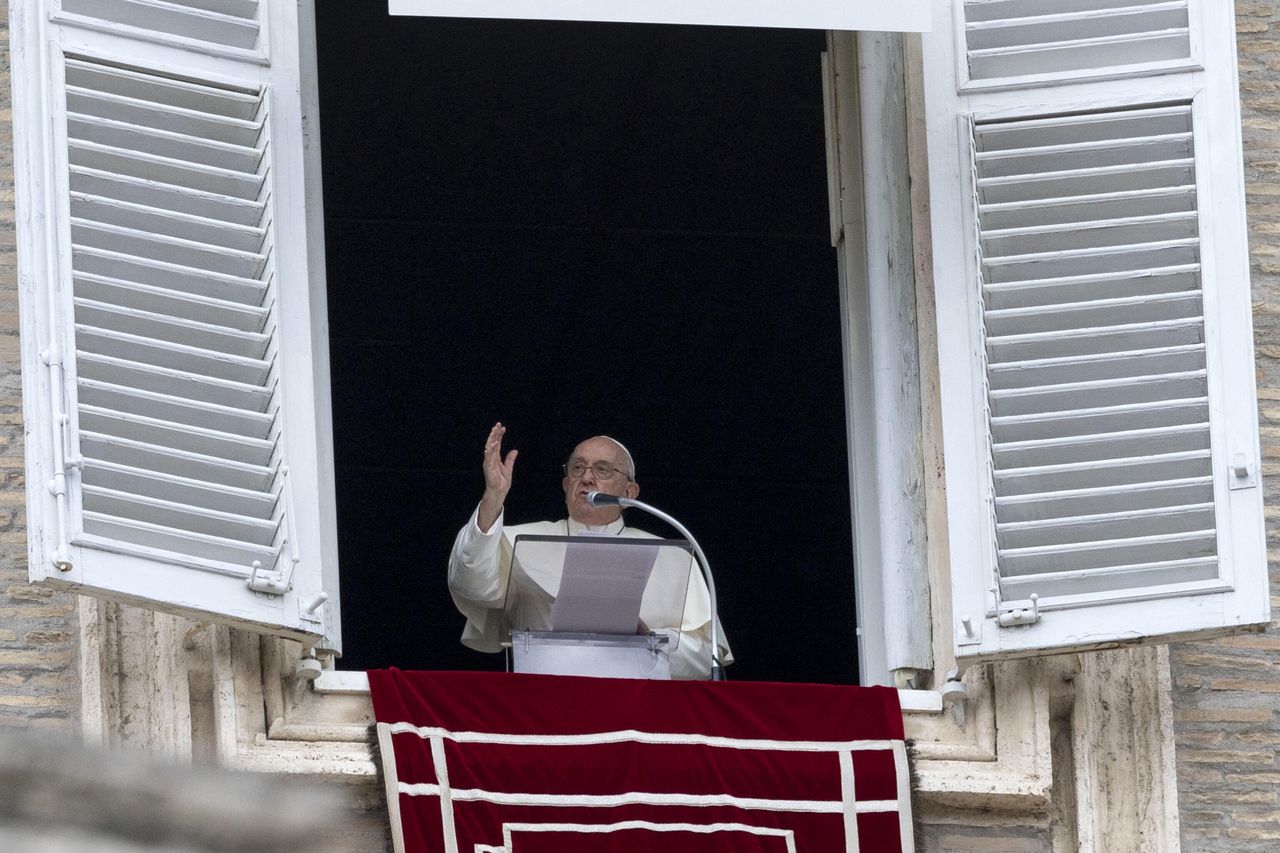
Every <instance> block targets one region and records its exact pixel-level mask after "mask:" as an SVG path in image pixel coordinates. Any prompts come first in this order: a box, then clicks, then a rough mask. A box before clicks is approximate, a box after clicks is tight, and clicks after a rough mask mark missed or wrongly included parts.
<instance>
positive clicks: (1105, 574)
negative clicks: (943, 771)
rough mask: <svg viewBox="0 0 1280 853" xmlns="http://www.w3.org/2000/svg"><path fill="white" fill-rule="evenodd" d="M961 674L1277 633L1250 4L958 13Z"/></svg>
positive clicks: (952, 84)
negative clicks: (1007, 660) (1238, 26)
mask: <svg viewBox="0 0 1280 853" xmlns="http://www.w3.org/2000/svg"><path fill="white" fill-rule="evenodd" d="M925 64H926V67H925V79H926V81H928V82H927V84H926V85H927V86H928V90H927V92H926V113H927V123H928V136H929V157H930V193H931V202H932V214H933V216H932V220H933V221H932V228H933V236H934V264H933V266H934V271H935V286H936V288H937V297H938V306H939V309H938V316H939V321H938V325H939V329H938V334H939V351H940V357H941V371H942V393H943V417H944V441H945V451H946V466H947V492H948V496H947V499H948V506H949V516H950V518H949V526H950V536H951V564H952V577H953V585H954V591H953V601H954V608H955V625H954V626H953V627H954V631H955V637H956V644H957V646H956V647H957V653H958V656H959V657H961V658H974V657H978V658H981V657H991V656H997V655H1004V654H1031V653H1034V652H1036V651H1038V650H1059V651H1060V650H1066V649H1086V648H1096V647H1101V646H1106V645H1111V644H1115V643H1120V642H1130V641H1137V640H1142V639H1150V638H1168V637H1172V636H1186V635H1190V634H1201V633H1209V632H1215V631H1221V630H1225V629H1230V628H1233V627H1237V626H1241V625H1246V624H1250V623H1260V622H1265V621H1267V620H1268V618H1269V604H1268V594H1267V573H1266V553H1265V545H1264V536H1263V524H1262V496H1261V488H1260V485H1259V480H1258V468H1259V465H1258V459H1259V455H1258V431H1257V410H1256V402H1255V398H1254V388H1253V357H1252V332H1251V327H1250V302H1249V278H1248V257H1247V242H1246V233H1245V219H1244V198H1243V180H1242V174H1241V163H1240V115H1239V106H1238V103H1239V102H1238V96H1237V92H1236V74H1235V46H1234V20H1233V17H1232V9H1231V7H1230V6H1229V5H1226V6H1222V5H1220V4H1214V5H1213V6H1210V5H1209V4H1203V5H1202V4H1200V3H1198V2H1195V0H1189V2H1188V0H1181V1H1180V2H1147V3H1142V2H1127V3H1116V2H1108V0H1070V2H1047V0H967V2H965V0H938V3H937V4H936V6H935V31H934V32H933V33H931V34H929V35H927V36H926V37H925Z"/></svg>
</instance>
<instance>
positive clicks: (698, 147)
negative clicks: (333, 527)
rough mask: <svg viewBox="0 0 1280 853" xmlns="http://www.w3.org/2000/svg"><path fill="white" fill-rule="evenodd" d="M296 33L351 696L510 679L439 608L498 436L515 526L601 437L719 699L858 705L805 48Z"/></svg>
mask: <svg viewBox="0 0 1280 853" xmlns="http://www.w3.org/2000/svg"><path fill="white" fill-rule="evenodd" d="M316 6H317V10H316V11H317V17H318V39H319V60H320V99H321V116H322V122H321V126H322V134H323V135H322V151H323V162H324V205H325V239H326V248H327V258H328V292H329V321H330V328H331V340H330V345H331V353H332V369H333V405H334V430H335V439H336V446H337V449H336V456H337V458H336V463H337V475H338V512H339V537H340V543H341V564H342V617H343V623H344V624H343V629H344V630H343V639H344V646H345V656H344V660H343V668H353V669H362V668H373V667H381V666H399V667H401V668H418V669H492V668H500V667H501V666H502V657H501V656H499V655H483V654H479V653H476V652H472V651H470V650H468V649H466V648H464V647H462V646H461V645H460V644H459V643H458V635H459V633H460V631H461V628H462V622H463V620H462V617H461V616H460V615H459V614H458V613H457V611H456V610H454V608H453V605H452V603H451V601H450V599H449V595H448V591H447V589H446V585H445V564H446V559H447V556H448V553H449V548H450V545H451V544H452V541H453V537H454V534H455V532H456V531H457V529H458V528H459V526H461V524H462V523H463V522H464V521H465V520H466V518H467V516H468V514H469V513H470V512H471V510H472V509H473V507H474V505H475V502H476V501H477V500H478V499H479V497H480V493H481V490H482V488H483V481H482V477H481V473H480V459H481V448H482V445H483V442H484V438H485V435H486V433H487V431H488V429H489V426H490V425H491V424H492V423H493V422H494V421H496V420H501V421H503V422H504V423H506V424H507V425H508V427H509V432H508V434H507V435H508V439H507V445H508V446H509V447H516V448H518V449H519V450H520V459H519V461H518V463H517V465H516V472H515V486H514V489H513V491H512V493H511V496H510V498H509V501H508V505H507V517H508V518H509V519H512V520H514V521H525V520H534V519H539V518H561V517H563V514H564V513H563V510H564V506H563V497H562V494H561V492H560V477H561V473H560V465H561V463H562V462H563V461H564V459H565V457H566V456H567V455H568V452H569V451H570V449H571V448H572V447H573V445H574V444H576V443H577V441H579V440H580V439H582V438H585V437H588V436H591V435H595V434H598V433H605V434H609V435H613V436H615V437H617V438H619V439H621V440H622V441H623V442H625V443H626V444H627V445H628V446H629V447H630V448H631V450H632V452H633V453H634V455H635V457H636V461H637V465H638V478H637V479H638V481H639V483H640V484H641V487H642V491H641V495H640V496H641V498H642V499H644V500H647V501H649V502H650V503H653V504H655V505H656V506H658V507H660V508H662V509H665V510H666V511H668V512H670V513H672V514H674V515H675V516H677V517H678V518H681V519H682V520H683V521H684V522H685V524H686V525H688V526H689V527H690V528H691V529H692V530H693V531H694V533H695V535H697V536H698V538H699V540H700V542H701V543H702V545H703V547H704V549H705V550H706V552H707V554H708V556H709V558H710V560H711V564H712V567H713V568H714V569H715V570H716V577H717V585H718V587H719V590H720V598H721V602H720V605H721V612H722V618H723V622H724V625H725V632H726V634H727V635H728V637H729V639H730V641H731V642H732V645H733V648H734V651H735V654H736V656H737V658H738V663H737V664H735V665H734V666H733V667H732V668H730V670H729V676H730V677H731V678H734V679H767V680H790V681H820V682H855V681H856V680H857V661H856V651H855V635H854V607H853V571H852V543H851V533H850V517H849V516H850V513H849V488H848V478H847V465H846V437H845V420H844V406H843V380H842V368H841V353H840V326H839V316H838V315H839V312H838V282H837V271H836V259H835V253H834V251H833V250H832V248H831V246H830V243H829V237H828V224H827V207H826V204H827V200H826V192H827V189H826V174H825V161H824V142H823V122H822V100H821V92H822V86H821V77H820V65H819V55H820V53H821V51H822V49H823V45H824V38H823V35H822V33H819V32H812V31H785V30H756V29H737V28H707V27H674V26H647V25H630V24H628V25H601V24H574V23H540V22H500V21H473V20H452V19H433V18H391V17H389V16H388V15H387V14H386V4H384V3H351V2H345V0H319V2H317V4H316ZM631 512H632V515H631V516H629V522H628V523H630V524H632V525H634V526H638V527H644V528H646V529H649V530H652V531H654V532H659V533H666V532H668V531H667V530H665V529H664V525H662V523H661V522H659V521H657V520H656V519H652V518H646V517H642V516H640V515H637V514H635V511H634V510H633V511H631Z"/></svg>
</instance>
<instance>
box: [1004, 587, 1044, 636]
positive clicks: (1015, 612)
mask: <svg viewBox="0 0 1280 853" xmlns="http://www.w3.org/2000/svg"><path fill="white" fill-rule="evenodd" d="M996 621H997V622H999V623H1000V627H1001V628H1012V627H1014V626H1015V625H1034V624H1035V623H1037V622H1039V621H1040V596H1038V595H1036V594H1035V593H1032V594H1031V597H1030V598H1029V599H1027V600H1026V601H1013V602H1003V603H1001V605H1000V614H999V616H997V617H996Z"/></svg>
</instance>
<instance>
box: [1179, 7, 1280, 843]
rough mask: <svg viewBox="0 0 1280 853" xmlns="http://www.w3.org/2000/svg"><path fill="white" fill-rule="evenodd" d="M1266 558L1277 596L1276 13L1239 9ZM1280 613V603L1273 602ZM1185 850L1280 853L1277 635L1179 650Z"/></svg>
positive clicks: (1279, 251) (1279, 122)
mask: <svg viewBox="0 0 1280 853" xmlns="http://www.w3.org/2000/svg"><path fill="white" fill-rule="evenodd" d="M1236 32H1237V34H1238V36H1237V37H1238V45H1239V55H1240V98H1241V107H1242V112H1243V117H1244V161H1245V185H1246V192H1247V198H1248V208H1249V246H1250V254H1251V258H1252V270H1251V276H1252V284H1253V324H1254V342H1255V345H1256V348H1257V375H1258V407H1259V410H1260V415H1261V426H1262V457H1263V474H1264V477H1263V487H1264V489H1265V494H1266V500H1267V548H1268V553H1267V556H1268V560H1269V562H1270V566H1271V580H1272V588H1273V590H1275V589H1277V588H1278V586H1277V585H1278V584H1280V501H1277V500H1276V498H1277V495H1280V4H1276V3H1264V2H1241V3H1237V4H1236ZM1272 602H1273V603H1272V607H1273V609H1276V610H1277V612H1280V601H1278V600H1277V599H1276V596H1275V594H1274V593H1273V596H1272ZM1170 652H1171V654H1170V660H1171V666H1172V668H1173V677H1174V695H1173V703H1174V716H1175V733H1176V738H1177V754H1178V795H1179V805H1180V807H1181V808H1180V810H1181V813H1182V846H1183V849H1184V850H1187V851H1196V853H1201V852H1202V851H1203V853H1210V851H1228V850H1229V851H1232V853H1247V851H1264V850H1265V851H1275V850H1277V849H1280V623H1276V624H1273V625H1272V627H1271V628H1270V629H1269V630H1268V631H1267V632H1266V633H1264V634H1250V635H1246V636H1240V637H1231V638H1227V639H1222V640H1218V641H1215V642H1204V643H1181V644H1177V645H1174V646H1172V647H1171V649H1170Z"/></svg>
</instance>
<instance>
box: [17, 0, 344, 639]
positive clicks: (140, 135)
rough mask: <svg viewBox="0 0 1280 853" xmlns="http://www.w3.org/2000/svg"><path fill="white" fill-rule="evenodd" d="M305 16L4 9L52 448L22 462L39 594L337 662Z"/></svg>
mask: <svg viewBox="0 0 1280 853" xmlns="http://www.w3.org/2000/svg"><path fill="white" fill-rule="evenodd" d="M268 6H270V8H268ZM268 13H269V14H268ZM297 15H298V12H297V9H296V8H295V7H294V4H291V3H287V2H273V3H271V4H265V3H263V4H259V3H256V2H253V0H232V2H230V3H222V4H213V3H210V2H208V0H185V2H169V0H44V2H42V3H32V4H22V8H21V9H18V8H15V9H14V10H13V20H14V25H13V37H12V40H13V46H14V61H13V66H14V76H15V81H17V85H18V87H19V89H18V90H17V91H15V97H14V100H15V114H21V115H22V122H21V123H22V127H23V130H22V131H21V132H20V134H19V136H20V139H19V140H18V142H17V143H16V149H17V152H18V155H19V157H20V158H21V165H20V166H19V167H18V169H17V172H18V176H19V177H18V181H17V183H18V195H19V205H20V208H21V211H22V212H21V214H20V219H21V220H22V222H21V225H20V226H19V231H20V234H19V262H20V264H21V265H22V272H21V273H20V275H22V276H25V278H23V281H24V282H25V287H24V293H23V297H22V303H21V314H22V320H23V336H22V344H23V347H24V383H25V385H24V390H25V393H24V398H26V399H27V403H28V406H29V408H28V410H27V412H26V417H27V418H28V423H30V424H33V425H37V429H38V430H39V431H40V432H41V433H42V434H43V435H44V436H45V438H43V439H42V438H36V439H35V440H34V441H32V442H29V445H30V446H31V448H32V452H31V453H29V455H28V463H29V468H28V480H29V482H31V483H33V484H40V486H39V487H38V488H37V487H33V488H32V490H31V492H30V494H29V498H30V500H29V514H30V517H31V519H32V523H31V531H30V532H31V536H30V541H31V561H30V564H31V576H32V578H33V579H34V580H44V581H45V582H48V583H51V584H55V585H62V586H69V587H71V588H74V589H77V590H81V591H83V592H87V593H91V594H95V595H103V596H107V597H112V598H117V599H120V600H124V601H129V602H136V603H143V604H146V605H148V606H151V607H154V608H156V609H161V610H167V611H170V612H174V613H178V614H186V615H199V616H202V617H203V616H209V617H213V618H215V619H219V620H221V621H225V622H230V623H232V624H237V625H242V626H246V627H253V628H255V629H257V630H269V631H275V632H278V633H280V634H282V635H285V636H290V637H294V638H297V639H300V640H303V641H305V642H313V641H315V640H316V639H318V638H319V637H320V636H322V635H325V634H326V633H327V634H328V635H329V636H330V637H331V638H332V639H331V641H330V643H329V644H330V645H332V646H333V647H335V648H336V647H337V645H338V630H337V625H336V613H337V607H336V604H337V588H336V574H334V572H333V571H331V569H332V568H333V563H334V560H335V559H336V556H335V555H336V547H335V545H334V543H333V541H332V540H333V533H332V527H333V525H332V508H333V500H332V472H331V471H326V473H324V474H323V475H322V474H321V471H320V468H321V466H322V465H324V466H331V456H328V455H327V456H326V457H324V459H323V461H322V459H321V457H320V446H321V442H322V441H323V442H325V447H324V450H325V452H326V453H329V454H331V448H330V447H329V446H328V443H329V442H330V441H331V439H329V438H328V436H327V434H326V433H324V430H325V429H326V428H327V427H326V425H327V422H328V412H327V405H328V403H327V388H326V389H325V390H323V391H321V392H317V391H316V390H315V388H314V387H313V386H314V383H315V381H316V375H315V373H316V371H317V370H319V371H320V372H322V373H323V372H325V371H327V353H326V352H325V351H324V348H323V346H321V347H320V352H319V355H322V356H323V360H324V361H325V362H326V365H325V366H324V367H322V368H315V367H314V366H313V362H312V360H313V357H315V356H316V355H317V353H316V351H315V349H314V348H313V345H312V334H313V322H314V323H316V324H317V325H316V328H317V329H318V330H319V331H320V332H321V333H323V332H324V321H323V314H321V316H320V317H319V318H313V316H312V311H313V309H314V308H315V306H316V305H317V304H320V305H323V300H324V294H323V287H322V286H321V287H319V288H318V291H319V295H318V297H317V295H316V293H314V292H313V288H312V286H311V285H312V280H311V279H312V273H311V271H310V269H309V263H310V262H311V261H312V260H313V259H314V258H315V257H317V256H321V253H322V248H321V247H320V246H318V245H310V242H311V241H318V240H319V239H320V237H319V231H318V230H317V229H316V228H315V226H314V224H313V223H308V222H307V220H306V213H305V212H306V211H307V210H308V208H309V206H310V205H309V204H308V201H307V199H308V197H309V196H308V186H307V183H308V182H307V179H306V178H305V177H304V166H303V159H304V158H303V155H302V151H303V147H304V140H303V135H302V112H303V108H302V102H301V98H300V95H299V92H300V88H301V79H302V75H301V69H300V62H301V61H302V57H303V52H302V51H301V49H300V46H299V39H300V34H299V23H298V19H297ZM89 18H92V19H93V20H91V21H90V20H88V19H89ZM268 18H271V19H273V20H274V22H275V26H272V27H267V26H266V23H267V19H268ZM148 27H150V28H151V29H152V30H154V32H151V33H140V32H139V30H140V29H146V28H148ZM250 32H251V34H252V35H251V37H250V36H249V35H245V34H247V33H250ZM237 33H239V34H240V35H236V34H237ZM157 34H158V36H157ZM267 36H269V39H268V38H267ZM250 54H252V55H250ZM310 57H311V58H310V61H311V62H314V54H313V52H312V54H310ZM312 79H314V75H312ZM312 88H313V89H314V86H313V87H312ZM313 94H314V93H313ZM313 108H314V104H313ZM309 229H310V232H309ZM319 272H320V273H321V274H322V272H323V271H322V270H320V271H319ZM317 298H318V303H317ZM42 351H43V352H46V353H48V354H50V355H47V356H46V357H45V359H44V361H51V362H52V363H53V364H52V366H46V365H45V364H43V363H42V358H41V352H42ZM326 384H327V377H326ZM318 395H319V399H320V400H322V401H323V405H324V406H325V407H326V411H325V412H324V413H323V414H318V413H317V411H316V409H317V405H318V402H317V399H318ZM60 414H63V415H65V422H64V421H63V420H62V419H61V418H60V417H59V415H60ZM63 460H66V461H65V462H64V461H63ZM51 481H56V483H57V486H58V491H59V492H60V494H59V495H54V494H50V493H49V492H48V491H47V490H45V489H44V485H45V484H48V483H50V482H51ZM322 481H327V482H328V485H327V486H326V487H324V488H322V487H321V482H322ZM64 484H65V485H64ZM322 531H325V532H322ZM325 551H327V553H323V554H322V552H325ZM55 562H56V564H57V567H55V565H54V564H55ZM326 572H328V574H329V578H328V582H327V581H326V577H325V575H326ZM250 582H253V583H255V584H257V585H258V589H259V591H254V590H253V589H250V588H249V583H250ZM273 585H274V586H273ZM322 591H323V592H325V593H326V594H327V595H328V598H329V601H330V603H329V604H328V605H323V604H318V605H317V606H316V607H314V608H312V607H311V605H312V604H315V603H316V602H317V599H318V598H319V596H320V593H321V592H322ZM326 615H328V616H331V617H333V619H332V621H331V623H330V624H329V625H328V626H326V624H325V617H326Z"/></svg>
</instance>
